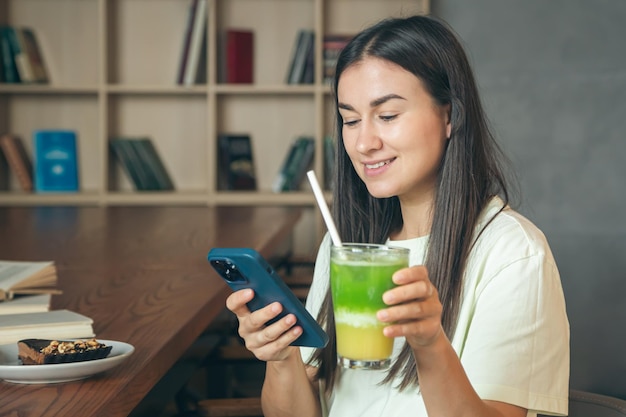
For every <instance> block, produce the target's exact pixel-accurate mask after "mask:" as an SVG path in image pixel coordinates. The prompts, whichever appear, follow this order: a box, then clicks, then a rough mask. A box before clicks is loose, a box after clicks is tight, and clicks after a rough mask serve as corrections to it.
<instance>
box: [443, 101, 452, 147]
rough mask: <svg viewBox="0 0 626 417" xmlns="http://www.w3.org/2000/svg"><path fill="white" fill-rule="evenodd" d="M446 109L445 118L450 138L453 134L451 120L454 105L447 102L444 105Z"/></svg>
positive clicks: (447, 135)
mask: <svg viewBox="0 0 626 417" xmlns="http://www.w3.org/2000/svg"><path fill="white" fill-rule="evenodd" d="M444 111H445V120H446V138H448V139H450V136H451V135H452V122H451V111H452V105H451V104H449V103H448V104H446V105H445V106H444Z"/></svg>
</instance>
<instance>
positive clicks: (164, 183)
mask: <svg viewBox="0 0 626 417" xmlns="http://www.w3.org/2000/svg"><path fill="white" fill-rule="evenodd" d="M133 145H134V146H135V149H136V150H137V153H138V155H139V159H140V160H141V162H142V163H143V165H144V167H145V168H146V171H147V173H148V176H149V178H150V181H151V182H150V184H151V188H150V189H151V190H152V189H153V190H159V191H172V190H174V183H173V182H172V178H171V177H170V175H169V173H168V171H167V168H166V167H165V164H164V163H163V160H162V159H161V157H160V156H159V152H158V151H157V148H156V146H155V145H154V142H152V140H151V139H150V138H141V139H136V140H134V141H133Z"/></svg>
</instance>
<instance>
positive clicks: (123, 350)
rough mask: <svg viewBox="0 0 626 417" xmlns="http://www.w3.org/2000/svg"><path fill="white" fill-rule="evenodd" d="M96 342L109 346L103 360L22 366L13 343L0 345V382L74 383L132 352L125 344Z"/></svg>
mask: <svg viewBox="0 0 626 417" xmlns="http://www.w3.org/2000/svg"><path fill="white" fill-rule="evenodd" d="M98 341H99V342H100V343H104V344H105V345H107V346H112V347H113V348H112V349H111V353H109V356H107V357H106V358H103V359H94V360H91V361H84V362H73V363H54V364H47V365H22V364H21V362H20V361H19V359H18V358H17V343H13V344H9V345H0V379H3V380H5V381H7V382H14V383H16V384H54V383H59V382H68V381H76V380H78V379H84V378H87V377H90V376H92V375H95V374H98V373H100V372H104V371H107V370H109V369H111V368H113V367H115V366H117V365H119V364H120V363H122V362H123V361H124V360H125V359H126V358H127V357H129V356H130V355H131V354H132V353H133V352H134V350H135V348H134V347H133V346H132V345H129V344H128V343H123V342H116V341H114V340H101V339H98Z"/></svg>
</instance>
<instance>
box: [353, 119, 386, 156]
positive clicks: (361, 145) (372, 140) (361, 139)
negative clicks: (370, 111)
mask: <svg viewBox="0 0 626 417" xmlns="http://www.w3.org/2000/svg"><path fill="white" fill-rule="evenodd" d="M382 144H383V142H382V140H381V139H380V135H379V134H378V131H377V129H376V127H375V126H374V124H373V123H370V122H365V121H362V123H361V129H360V130H359V136H358V137H357V141H356V150H357V151H358V152H359V153H362V154H366V153H368V152H371V151H374V150H378V149H380V148H381V147H382Z"/></svg>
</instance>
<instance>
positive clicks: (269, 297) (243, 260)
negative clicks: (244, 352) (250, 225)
mask: <svg viewBox="0 0 626 417" xmlns="http://www.w3.org/2000/svg"><path fill="white" fill-rule="evenodd" d="M208 260H209V263H210V264H211V266H213V268H214V269H215V270H216V271H217V272H218V274H219V275H220V276H221V277H222V279H224V281H226V283H227V284H228V285H229V286H230V288H232V289H233V291H237V290H241V289H244V288H251V289H252V290H254V298H253V299H252V300H250V302H248V308H250V311H255V310H258V309H260V308H262V307H265V306H267V305H268V304H271V303H273V302H275V301H278V302H279V303H281V304H282V306H283V311H282V312H281V313H280V314H279V315H278V317H276V318H274V319H272V320H271V321H269V322H268V323H267V324H271V323H273V322H275V321H276V320H279V319H280V318H282V317H284V316H285V315H287V314H289V313H292V314H294V315H295V316H296V320H297V325H299V326H300V327H302V330H303V332H302V334H301V335H300V337H299V338H298V339H296V340H295V341H293V342H292V343H291V345H292V346H307V347H315V348H321V347H324V346H326V344H327V343H328V335H327V334H326V332H324V330H323V329H322V328H321V327H320V325H319V324H318V323H317V321H315V319H314V318H313V316H311V314H310V313H309V312H308V311H307V310H306V308H304V305H303V304H302V302H301V301H300V300H299V299H298V298H297V297H296V296H295V295H294V293H293V292H292V291H291V290H290V289H289V287H287V285H286V284H285V282H284V281H283V280H282V279H281V278H280V276H279V275H278V274H277V273H276V271H275V270H274V268H272V266H271V265H270V264H269V263H268V262H267V261H266V260H265V259H263V257H262V256H261V255H260V254H259V253H258V252H257V251H255V250H254V249H250V248H213V249H211V250H210V251H209V255H208Z"/></svg>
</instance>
